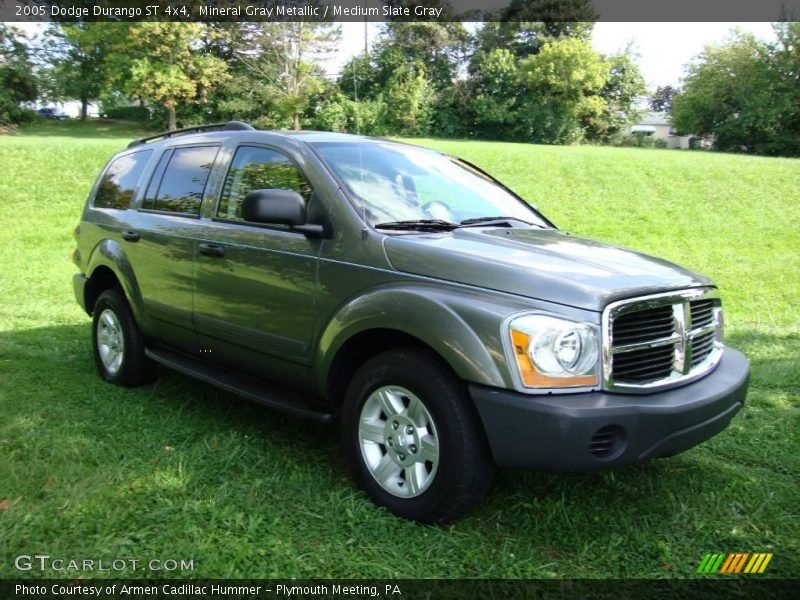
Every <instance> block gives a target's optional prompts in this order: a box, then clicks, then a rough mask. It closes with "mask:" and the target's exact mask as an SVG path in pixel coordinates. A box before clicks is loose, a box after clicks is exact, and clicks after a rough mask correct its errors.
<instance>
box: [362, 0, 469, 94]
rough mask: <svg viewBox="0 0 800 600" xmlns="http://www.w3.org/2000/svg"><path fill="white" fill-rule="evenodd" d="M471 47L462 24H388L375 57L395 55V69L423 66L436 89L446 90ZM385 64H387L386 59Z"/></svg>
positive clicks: (467, 33)
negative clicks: (413, 65)
mask: <svg viewBox="0 0 800 600" xmlns="http://www.w3.org/2000/svg"><path fill="white" fill-rule="evenodd" d="M428 5H430V3H428ZM469 44H470V35H469V32H468V31H467V30H466V28H465V27H464V25H463V24H462V23H459V22H428V21H418V22H405V21H389V22H388V23H386V25H385V26H384V30H383V32H382V34H381V39H380V40H379V42H378V44H377V47H376V54H378V55H380V54H382V53H387V52H393V53H394V55H395V57H394V58H395V60H394V61H393V62H394V63H395V64H394V67H397V66H399V64H398V63H400V64H410V63H418V64H421V65H422V66H423V67H424V68H425V72H426V73H427V77H428V80H429V81H430V82H431V84H432V85H433V87H434V88H436V89H443V88H445V87H447V86H448V85H450V84H451V83H452V81H453V79H454V78H455V77H456V74H457V73H458V69H459V67H460V66H461V64H462V63H463V62H464V60H465V57H466V55H467V51H468V49H469ZM383 62H384V63H386V62H388V61H387V60H386V58H385V57H384V60H383ZM389 71H390V72H393V71H394V68H392V67H390V69H389ZM387 74H388V73H387Z"/></svg>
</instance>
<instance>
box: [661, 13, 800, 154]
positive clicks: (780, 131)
mask: <svg viewBox="0 0 800 600" xmlns="http://www.w3.org/2000/svg"><path fill="white" fill-rule="evenodd" d="M799 31H800V24H797V23H785V24H781V25H778V26H777V33H778V38H779V41H778V43H777V44H767V43H765V42H762V41H760V40H758V39H756V38H755V37H754V36H752V35H747V34H743V33H736V34H735V35H734V36H733V38H732V39H731V40H729V41H728V42H727V43H725V44H720V45H714V46H708V47H707V48H706V49H705V50H704V51H703V53H702V54H700V56H698V57H697V58H696V59H695V61H694V62H693V63H692V64H691V65H690V66H689V69H688V74H687V76H686V79H685V81H684V85H683V89H682V91H681V92H680V93H679V94H678V95H677V96H676V97H675V99H674V102H673V112H672V118H673V122H674V124H675V128H676V129H677V130H678V131H680V132H684V133H694V134H696V135H699V136H713V139H714V147H715V148H716V149H718V150H726V151H733V152H745V153H751V154H767V155H787V156H798V155H800V108H799V107H800V82H798V77H797V73H798V70H797V69H798V64H799V63H800V44H798V37H799V36H800V33H798V32H799Z"/></svg>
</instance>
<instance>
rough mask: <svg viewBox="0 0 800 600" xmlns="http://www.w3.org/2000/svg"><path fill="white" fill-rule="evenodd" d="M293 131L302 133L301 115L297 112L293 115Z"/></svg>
mask: <svg viewBox="0 0 800 600" xmlns="http://www.w3.org/2000/svg"><path fill="white" fill-rule="evenodd" d="M292 129H294V130H295V131H300V113H299V112H296V113H294V114H293V115H292Z"/></svg>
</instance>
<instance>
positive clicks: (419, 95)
mask: <svg viewBox="0 0 800 600" xmlns="http://www.w3.org/2000/svg"><path fill="white" fill-rule="evenodd" d="M435 99H436V93H435V91H434V90H433V86H432V84H431V82H430V81H429V80H428V78H427V76H426V72H425V67H424V66H423V65H421V64H419V63H415V64H412V65H409V66H408V67H406V68H400V69H398V70H397V71H395V72H394V74H393V75H392V77H391V78H390V79H389V82H388V83H387V86H386V89H385V91H384V93H383V103H384V105H385V107H386V117H385V118H386V123H387V126H388V129H389V130H390V131H392V132H393V133H397V134H400V135H423V134H425V133H428V131H429V128H430V124H431V118H432V116H433V109H434V102H435Z"/></svg>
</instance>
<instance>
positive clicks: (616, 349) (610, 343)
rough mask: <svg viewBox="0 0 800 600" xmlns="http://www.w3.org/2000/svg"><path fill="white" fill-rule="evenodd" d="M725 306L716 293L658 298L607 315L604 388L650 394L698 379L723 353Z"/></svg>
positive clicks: (615, 307) (613, 308) (621, 305)
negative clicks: (661, 388)
mask: <svg viewBox="0 0 800 600" xmlns="http://www.w3.org/2000/svg"><path fill="white" fill-rule="evenodd" d="M721 311H722V308H721V306H720V301H719V298H718V297H717V295H716V293H715V292H714V291H713V290H689V291H685V292H675V293H668V294H658V295H654V296H647V297H643V298H634V299H632V300H623V301H621V302H615V303H613V304H611V305H609V306H608V307H607V308H606V310H605V311H604V313H603V371H604V372H603V379H604V383H605V387H606V389H625V390H636V389H643V390H651V389H653V388H659V387H667V386H670V385H677V384H679V383H682V382H685V381H688V380H690V379H694V378H697V377H699V376H701V375H702V374H704V373H706V372H707V371H709V370H710V369H712V368H713V367H714V366H715V365H716V364H717V362H719V358H720V355H721V350H722V339H721V336H722V330H721V328H722V315H721Z"/></svg>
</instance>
